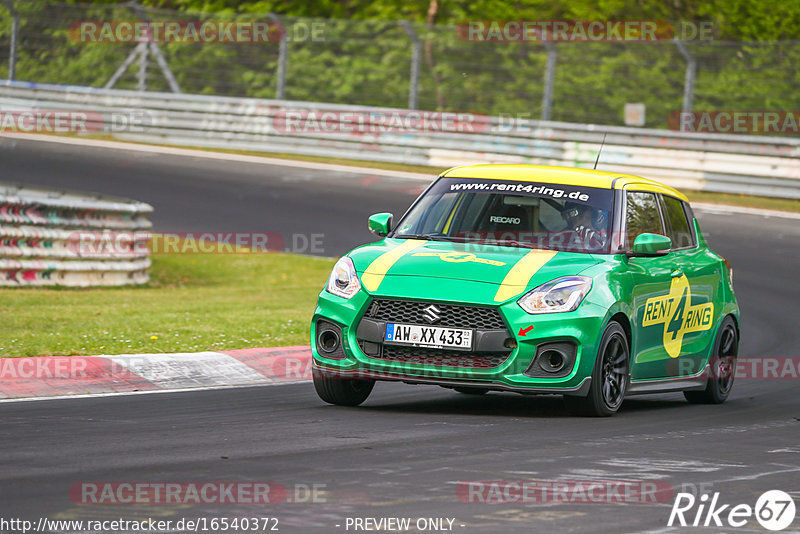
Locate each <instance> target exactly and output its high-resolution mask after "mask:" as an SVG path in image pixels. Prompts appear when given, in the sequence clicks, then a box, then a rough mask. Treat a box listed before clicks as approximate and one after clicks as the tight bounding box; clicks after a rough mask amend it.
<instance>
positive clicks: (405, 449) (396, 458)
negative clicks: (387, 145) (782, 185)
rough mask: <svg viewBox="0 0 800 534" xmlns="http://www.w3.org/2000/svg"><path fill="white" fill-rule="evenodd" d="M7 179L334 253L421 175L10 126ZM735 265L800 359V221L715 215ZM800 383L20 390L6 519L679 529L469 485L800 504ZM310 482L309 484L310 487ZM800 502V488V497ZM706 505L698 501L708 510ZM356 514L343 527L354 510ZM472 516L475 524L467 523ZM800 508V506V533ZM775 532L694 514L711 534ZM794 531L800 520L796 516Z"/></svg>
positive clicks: (3, 444)
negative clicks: (83, 490)
mask: <svg viewBox="0 0 800 534" xmlns="http://www.w3.org/2000/svg"><path fill="white" fill-rule="evenodd" d="M0 162H1V163H0V165H1V166H2V180H4V181H6V180H8V181H17V182H23V183H26V184H37V185H45V186H55V187H64V188H70V189H76V190H86V191H95V192H102V193H108V194H116V195H123V196H128V197H133V198H137V199H139V200H144V201H147V202H149V203H151V204H153V205H154V206H155V208H156V211H155V214H154V216H153V217H152V219H153V221H154V223H155V228H156V230H162V231H166V230H169V231H201V230H202V231H223V230H235V231H271V232H282V233H323V234H325V239H324V243H325V251H324V254H325V255H328V256H335V255H338V254H340V253H342V252H344V251H346V250H347V249H349V248H351V247H352V246H354V245H357V244H360V243H363V242H366V241H368V240H370V234H368V233H367V232H366V230H365V226H366V216H367V215H368V214H370V213H373V212H377V211H393V212H394V213H395V214H398V215H399V214H400V213H402V212H403V211H404V209H405V208H406V207H407V205H408V204H409V203H410V202H411V200H412V199H413V198H414V197H415V196H416V194H417V193H418V192H419V190H420V184H419V182H414V181H411V180H406V179H400V178H382V177H381V176H380V173H379V171H376V174H375V176H374V177H371V176H365V175H348V174H346V173H338V172H329V171H319V170H303V169H297V168H288V167H281V166H263V165H253V164H240V163H231V162H224V161H210V160H205V159H204V160H199V159H195V158H186V157H176V156H166V155H151V154H142V153H136V152H126V151H116V150H98V149H91V148H77V147H74V146H64V145H57V144H50V143H40V142H30V141H18V140H8V139H0ZM698 218H699V219H700V222H701V225H702V227H703V230H704V231H705V232H706V233H707V238H708V240H709V242H710V244H711V245H712V247H713V248H714V249H716V250H717V251H718V252H720V253H721V254H722V255H723V256H725V257H726V258H728V259H729V260H730V261H731V263H732V264H733V265H734V270H735V279H734V281H735V286H736V291H737V295H738V298H739V302H740V305H741V309H742V321H743V327H742V345H741V350H740V355H742V356H748V357H766V356H771V357H783V356H798V349H797V347H798V346H800V328H798V324H797V323H798V317H800V313H799V312H800V304H799V303H800V285H799V284H798V283H797V275H798V269H797V265H798V264H800V246H798V245H800V224H798V222H797V221H796V220H789V219H782V218H765V217H755V216H745V215H731V214H718V213H699V214H698ZM799 385H800V381H798V380H792V379H784V380H740V381H738V382H737V383H736V385H735V386H734V389H733V392H732V395H731V397H730V399H729V401H728V402H727V403H726V404H724V405H722V406H695V405H689V404H687V403H686V402H685V401H684V400H683V397H682V395H680V394H669V395H658V396H651V397H637V398H632V399H628V400H626V402H625V404H624V406H623V408H622V410H621V411H620V413H619V414H618V415H617V416H616V417H613V418H608V419H587V418H576V417H571V416H568V415H567V414H566V412H565V410H564V409H563V407H562V403H561V399H560V398H558V397H550V396H540V397H524V396H521V395H515V394H501V393H492V394H489V395H487V396H484V397H469V396H464V395H461V394H458V393H454V392H452V391H450V390H445V389H441V388H437V387H432V386H407V385H398V384H390V383H378V384H377V385H376V387H375V390H374V392H373V394H372V396H371V397H370V398H369V400H368V401H367V402H366V403H365V404H364V405H363V406H361V407H359V408H342V407H334V406H328V405H326V404H324V403H323V402H321V401H320V400H318V398H317V397H316V395H315V394H314V391H313V388H312V386H311V385H310V384H294V385H281V386H267V387H255V388H242V389H228V390H214V391H200V392H183V393H165V394H148V395H134V396H117V397H98V398H81V399H65V400H49V401H31V402H16V403H0V518H9V517H22V518H30V519H33V520H38V518H40V517H47V518H48V519H79V520H89V519H114V518H118V517H122V518H129V519H133V518H138V519H143V518H147V517H154V518H162V519H167V518H173V519H177V518H180V517H187V518H191V517H197V516H202V517H209V518H211V517H228V518H232V517H241V516H258V517H267V516H269V517H276V518H278V519H279V527H280V532H288V533H293V532H303V533H305V532H309V533H316V532H320V533H322V532H325V533H327V532H354V530H353V528H352V527H351V528H350V529H349V530H346V528H345V527H346V524H347V523H346V520H347V518H348V517H349V518H356V517H358V518H364V517H375V518H379V517H409V518H412V524H413V521H416V519H417V518H425V517H435V518H439V517H442V518H452V519H454V520H455V521H454V523H453V525H454V526H453V529H454V530H455V531H456V532H464V533H484V532H485V533H521V532H526V533H527V532H644V531H650V532H671V531H673V530H678V529H672V528H668V527H667V520H668V517H669V514H670V509H671V504H672V499H671V498H670V499H667V502H664V503H656V504H597V503H592V504H583V503H559V504H544V505H543V504H531V503H519V502H512V503H507V504H484V503H480V502H473V503H465V502H462V501H461V500H459V498H458V496H457V487H458V483H459V482H460V481H475V480H484V481H486V480H503V481H520V480H533V479H535V480H574V481H578V480H583V481H588V480H630V481H658V482H664V483H667V484H669V485H671V486H672V487H673V488H675V490H676V491H681V490H686V491H689V492H699V493H703V492H705V493H708V494H711V493H714V492H720V497H719V500H720V502H721V503H730V504H739V503H747V504H750V505H754V504H755V501H756V499H757V497H758V496H759V495H760V494H761V493H762V492H763V491H766V490H769V489H781V490H784V491H786V492H789V493H790V494H792V495H793V496H794V497H795V499H796V500H800V461H798V459H799V458H800V396H799V395H798V393H800V387H799ZM82 481H161V482H164V481H172V482H175V481H178V482H190V481H197V482H203V481H221V482H227V481H230V482H233V481H239V482H242V481H257V482H277V483H279V484H282V485H283V486H286V487H288V488H290V489H291V488H294V487H295V485H301V486H300V487H301V488H302V487H303V486H302V485H313V484H317V485H321V486H318V489H319V490H320V493H319V494H318V495H317V498H316V502H314V503H297V502H292V503H288V502H284V503H279V504H272V505H267V506H264V505H255V506H254V505H247V504H235V505H232V504H224V505H200V506H197V505H193V504H188V505H180V506H176V505H137V506H132V505H124V504H119V505H105V506H86V505H83V506H81V505H78V504H75V503H74V502H73V501H72V500H70V498H69V496H68V490H69V488H70V487H71V486H72V485H73V484H75V483H79V482H82ZM301 497H302V495H301ZM799 502H800V501H799ZM694 512H696V508H695V509H693V510H692V514H691V515H689V514H687V518H688V519H689V520H692V519H693V514H694ZM337 525H338V526H337ZM461 525H463V526H461ZM798 527H800V520H797V519H796V520H795V523H794V524H793V527H792V528H794V529H795V530H797V529H798ZM722 530H724V531H727V532H752V531H763V529H762V528H761V527H760V526H759V524H758V523H757V522H755V520H751V521H750V522H749V523H748V524H747V525H746V526H745V527H743V528H738V529H734V528H725V529H720V528H718V527H713V526H712V527H708V528H689V529H686V531H687V532H689V531H704V532H717V531H722ZM790 530H791V529H790Z"/></svg>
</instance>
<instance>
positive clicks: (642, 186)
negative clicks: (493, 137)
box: [440, 164, 689, 202]
mask: <svg viewBox="0 0 800 534" xmlns="http://www.w3.org/2000/svg"><path fill="white" fill-rule="evenodd" d="M440 176H442V177H445V176H446V177H448V178H480V179H484V180H518V181H521V182H539V183H543V184H564V185H572V186H578V187H598V188H601V189H631V190H636V191H651V192H655V193H664V194H666V195H670V196H673V197H676V198H679V199H681V200H683V201H686V202H688V201H689V200H688V199H687V198H686V195H684V194H683V193H681V192H680V191H678V190H677V189H674V188H672V187H670V186H668V185H664V184H662V183H661V182H656V181H655V180H650V179H649V178H642V177H641V176H633V175H631V174H621V173H618V172H608V171H595V170H592V169H578V168H574V167H550V166H547V165H494V164H479V165H465V166H462V167H453V168H452V169H448V170H446V171H444V172H443V173H442V174H440Z"/></svg>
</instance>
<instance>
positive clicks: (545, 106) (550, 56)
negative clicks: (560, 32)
mask: <svg viewBox="0 0 800 534" xmlns="http://www.w3.org/2000/svg"><path fill="white" fill-rule="evenodd" d="M542 44H543V45H544V48H545V50H547V65H546V66H545V69H544V92H543V94H542V120H543V121H549V120H550V116H551V115H552V113H553V87H554V85H555V81H556V61H557V59H558V56H557V53H556V45H555V44H554V43H542Z"/></svg>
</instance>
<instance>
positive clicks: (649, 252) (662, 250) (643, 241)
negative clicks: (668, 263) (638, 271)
mask: <svg viewBox="0 0 800 534" xmlns="http://www.w3.org/2000/svg"><path fill="white" fill-rule="evenodd" d="M671 248H672V239H670V238H669V237H667V236H663V235H660V234H639V235H638V236H637V237H636V239H635V240H634V242H633V250H632V251H631V252H630V254H629V255H630V256H663V255H665V254H666V253H667V252H668V251H669V249H671Z"/></svg>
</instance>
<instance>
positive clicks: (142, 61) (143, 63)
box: [4, 0, 181, 94]
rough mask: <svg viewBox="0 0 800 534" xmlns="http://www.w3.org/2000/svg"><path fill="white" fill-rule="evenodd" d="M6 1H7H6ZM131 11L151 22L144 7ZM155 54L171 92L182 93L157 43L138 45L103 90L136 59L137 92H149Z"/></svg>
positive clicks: (143, 19)
mask: <svg viewBox="0 0 800 534" xmlns="http://www.w3.org/2000/svg"><path fill="white" fill-rule="evenodd" d="M4 1H5V0H4ZM130 8H131V10H132V11H133V12H134V13H135V14H136V16H137V17H139V18H140V19H141V20H142V21H144V22H150V19H149V18H148V17H147V15H146V14H145V12H144V9H143V8H142V6H140V5H139V4H137V3H136V2H133V3H131V4H130ZM149 54H153V57H155V58H156V63H158V67H159V68H160V69H161V73H162V74H163V75H164V78H165V79H166V80H167V84H168V85H169V88H170V90H171V91H172V92H173V93H178V94H180V93H181V88H180V85H178V81H177V80H176V79H175V75H174V74H172V70H171V69H170V68H169V64H168V63H167V60H166V58H165V57H164V54H163V53H162V52H161V48H160V47H159V46H158V44H157V43H155V42H144V41H143V42H140V43H139V44H138V45H136V48H134V49H133V51H132V52H131V53H130V54H129V55H128V57H126V58H125V61H123V62H122V65H120V66H119V68H118V69H117V70H116V72H114V74H113V75H112V76H111V78H110V79H109V80H108V81H107V82H106V84H105V85H104V86H103V89H111V88H112V87H114V85H115V84H116V83H117V82H118V81H119V79H120V78H121V77H122V76H123V75H124V74H125V72H126V71H127V70H128V68H129V67H130V66H131V63H133V62H134V61H135V60H136V58H137V57H138V58H139V71H138V74H137V78H136V90H137V91H146V90H147V68H148V63H149V61H148V55H149Z"/></svg>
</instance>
